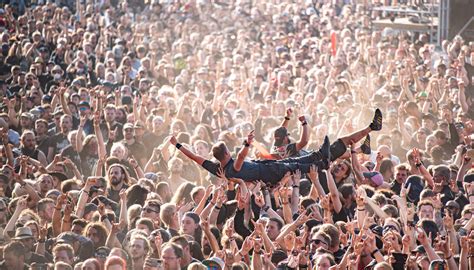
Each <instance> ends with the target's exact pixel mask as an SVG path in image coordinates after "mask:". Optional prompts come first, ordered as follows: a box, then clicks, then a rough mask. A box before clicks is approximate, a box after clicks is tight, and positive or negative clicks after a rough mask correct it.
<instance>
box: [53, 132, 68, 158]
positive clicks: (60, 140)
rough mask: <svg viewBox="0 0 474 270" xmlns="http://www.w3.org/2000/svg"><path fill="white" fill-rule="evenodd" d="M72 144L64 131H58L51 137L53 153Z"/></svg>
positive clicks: (59, 151)
mask: <svg viewBox="0 0 474 270" xmlns="http://www.w3.org/2000/svg"><path fill="white" fill-rule="evenodd" d="M68 145H70V142H69V140H68V139H67V136H66V135H64V134H63V133H57V134H56V135H54V136H53V137H51V146H50V147H53V148H54V150H53V153H54V154H55V155H56V154H59V153H61V151H62V150H63V149H64V148H66V146H68Z"/></svg>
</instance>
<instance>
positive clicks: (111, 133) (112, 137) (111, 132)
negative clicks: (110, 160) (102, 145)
mask: <svg viewBox="0 0 474 270" xmlns="http://www.w3.org/2000/svg"><path fill="white" fill-rule="evenodd" d="M117 133H118V127H115V129H114V130H110V129H109V141H115V139H116V138H117Z"/></svg>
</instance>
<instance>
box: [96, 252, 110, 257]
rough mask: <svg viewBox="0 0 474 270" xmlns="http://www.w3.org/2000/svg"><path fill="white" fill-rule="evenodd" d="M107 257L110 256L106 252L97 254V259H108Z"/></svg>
mask: <svg viewBox="0 0 474 270" xmlns="http://www.w3.org/2000/svg"><path fill="white" fill-rule="evenodd" d="M107 256H109V254H107V253H104V252H98V253H96V254H95V257H97V258H107Z"/></svg>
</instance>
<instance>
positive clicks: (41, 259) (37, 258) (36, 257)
mask: <svg viewBox="0 0 474 270" xmlns="http://www.w3.org/2000/svg"><path fill="white" fill-rule="evenodd" d="M34 262H36V263H48V260H46V258H45V257H44V256H42V255H39V254H38V253H35V252H33V253H32V254H31V257H30V259H29V260H25V263H26V264H32V263H34Z"/></svg>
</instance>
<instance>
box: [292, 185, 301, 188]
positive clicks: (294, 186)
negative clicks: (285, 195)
mask: <svg viewBox="0 0 474 270" xmlns="http://www.w3.org/2000/svg"><path fill="white" fill-rule="evenodd" d="M291 187H292V188H300V186H298V185H292V186H291Z"/></svg>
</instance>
